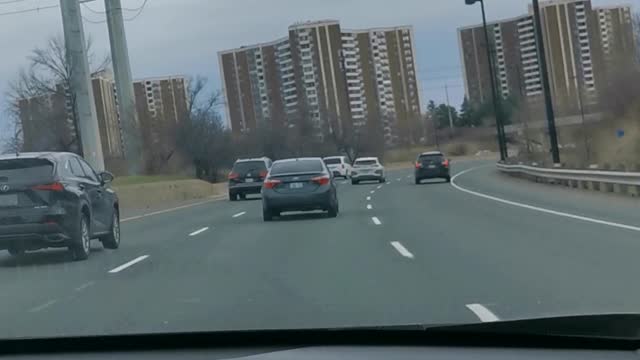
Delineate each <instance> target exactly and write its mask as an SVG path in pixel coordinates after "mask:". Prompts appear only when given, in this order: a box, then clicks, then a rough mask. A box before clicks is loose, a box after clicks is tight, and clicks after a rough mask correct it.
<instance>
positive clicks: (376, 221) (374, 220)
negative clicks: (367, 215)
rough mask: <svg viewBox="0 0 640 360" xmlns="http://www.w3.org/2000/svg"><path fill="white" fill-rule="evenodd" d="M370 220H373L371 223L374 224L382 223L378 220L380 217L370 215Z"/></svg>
mask: <svg viewBox="0 0 640 360" xmlns="http://www.w3.org/2000/svg"><path fill="white" fill-rule="evenodd" d="M371 220H373V223H374V224H376V225H382V221H380V219H378V218H377V217H375V216H374V217H372V218H371Z"/></svg>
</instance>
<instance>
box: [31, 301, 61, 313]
mask: <svg viewBox="0 0 640 360" xmlns="http://www.w3.org/2000/svg"><path fill="white" fill-rule="evenodd" d="M57 302H58V300H55V299H53V300H49V301H47V302H46V303H44V304H42V305H39V306H36V307H34V308H32V309H30V310H29V312H30V313H37V312H40V311H42V310H44V309H46V308H48V307H50V306H51V305H53V304H55V303H57Z"/></svg>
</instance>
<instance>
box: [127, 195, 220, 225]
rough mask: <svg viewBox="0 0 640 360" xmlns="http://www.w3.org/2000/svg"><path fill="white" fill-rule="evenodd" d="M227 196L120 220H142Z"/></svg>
mask: <svg viewBox="0 0 640 360" xmlns="http://www.w3.org/2000/svg"><path fill="white" fill-rule="evenodd" d="M225 198H226V196H225V195H220V196H215V197H212V198H211V199H209V200H206V201H201V202H198V203H194V204H189V205H182V206H178V207H174V208H170V209H165V210H160V211H154V212H150V213H148V214H144V215H138V216H132V217H128V218H126V219H120V222H127V221H133V220H140V219H144V218H146V217H149V216H155V215H160V214H166V213H170V212H174V211H177V210H182V209H188V208H191V207H194V206H199V205H204V204H208V203H210V202H214V201H220V200H222V199H225Z"/></svg>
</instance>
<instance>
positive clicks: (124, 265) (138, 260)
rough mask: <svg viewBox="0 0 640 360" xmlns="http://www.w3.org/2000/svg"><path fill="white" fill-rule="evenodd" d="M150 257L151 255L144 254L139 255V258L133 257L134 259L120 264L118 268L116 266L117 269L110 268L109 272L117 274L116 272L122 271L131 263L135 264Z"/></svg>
mask: <svg viewBox="0 0 640 360" xmlns="http://www.w3.org/2000/svg"><path fill="white" fill-rule="evenodd" d="M148 257H149V255H142V256H139V257H137V258H135V259H133V260H131V261H129V262H128V263H125V264H122V265H120V266H118V267H117V268H115V269H112V270H109V273H110V274H116V273H119V272H120V271H122V270H124V269H126V268H128V267H129V266H131V265H135V264H137V263H139V262H140V261H143V260H144V259H146V258H148Z"/></svg>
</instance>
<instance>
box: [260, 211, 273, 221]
mask: <svg viewBox="0 0 640 360" xmlns="http://www.w3.org/2000/svg"><path fill="white" fill-rule="evenodd" d="M262 219H263V220H264V221H273V213H272V212H271V210H269V209H262Z"/></svg>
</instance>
